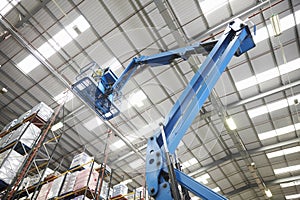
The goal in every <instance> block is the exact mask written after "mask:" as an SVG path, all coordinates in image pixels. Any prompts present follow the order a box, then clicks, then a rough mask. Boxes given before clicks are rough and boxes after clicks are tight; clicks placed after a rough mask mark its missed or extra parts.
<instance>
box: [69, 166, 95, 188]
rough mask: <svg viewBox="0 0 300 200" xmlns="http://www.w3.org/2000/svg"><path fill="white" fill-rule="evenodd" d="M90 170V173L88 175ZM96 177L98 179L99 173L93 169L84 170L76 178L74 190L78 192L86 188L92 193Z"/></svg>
mask: <svg viewBox="0 0 300 200" xmlns="http://www.w3.org/2000/svg"><path fill="white" fill-rule="evenodd" d="M91 170H92V172H91V174H90V171H91ZM89 177H90V178H89ZM98 177H99V173H98V172H96V171H95V170H93V169H85V170H82V171H80V172H79V173H78V174H77V177H76V182H75V186H74V190H79V189H82V188H85V187H88V188H89V189H90V190H91V191H94V190H95V189H96V186H97V180H98Z"/></svg>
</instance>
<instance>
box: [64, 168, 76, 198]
mask: <svg viewBox="0 0 300 200" xmlns="http://www.w3.org/2000/svg"><path fill="white" fill-rule="evenodd" d="M77 174H78V172H73V173H67V174H66V179H65V182H64V184H63V187H62V189H61V192H60V194H66V193H69V192H72V191H73V190H74V185H75V182H76V177H77Z"/></svg>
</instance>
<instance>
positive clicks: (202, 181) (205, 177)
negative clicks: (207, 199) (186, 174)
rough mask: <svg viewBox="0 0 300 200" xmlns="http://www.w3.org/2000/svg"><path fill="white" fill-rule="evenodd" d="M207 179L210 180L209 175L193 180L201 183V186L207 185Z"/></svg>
mask: <svg viewBox="0 0 300 200" xmlns="http://www.w3.org/2000/svg"><path fill="white" fill-rule="evenodd" d="M209 178H210V176H209V174H203V175H201V176H199V177H197V178H195V180H196V181H197V182H199V183H200V182H201V183H203V184H208V181H207V179H209Z"/></svg>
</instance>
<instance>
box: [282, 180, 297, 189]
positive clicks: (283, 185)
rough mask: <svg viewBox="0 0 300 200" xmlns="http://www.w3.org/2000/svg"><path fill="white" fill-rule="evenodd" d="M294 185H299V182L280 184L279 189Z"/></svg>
mask: <svg viewBox="0 0 300 200" xmlns="http://www.w3.org/2000/svg"><path fill="white" fill-rule="evenodd" d="M296 185H300V180H296V181H292V182H288V183H281V184H280V187H282V188H287V187H293V186H296Z"/></svg>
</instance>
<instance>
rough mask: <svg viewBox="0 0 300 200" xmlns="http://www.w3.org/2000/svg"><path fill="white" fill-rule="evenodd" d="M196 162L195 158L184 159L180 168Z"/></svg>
mask: <svg viewBox="0 0 300 200" xmlns="http://www.w3.org/2000/svg"><path fill="white" fill-rule="evenodd" d="M196 163H198V161H197V159H196V158H192V159H190V160H188V161H185V162H184V163H182V169H185V168H188V167H190V166H192V165H194V164H196Z"/></svg>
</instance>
